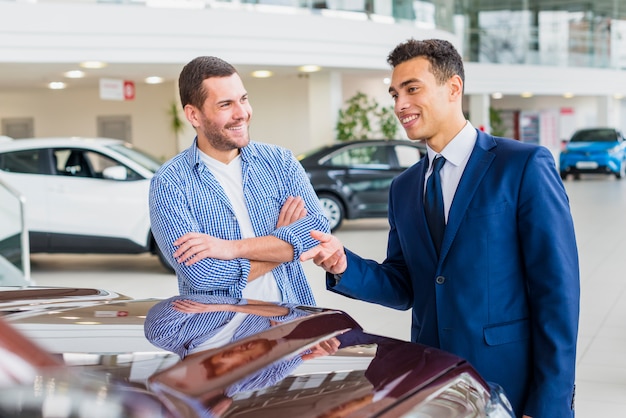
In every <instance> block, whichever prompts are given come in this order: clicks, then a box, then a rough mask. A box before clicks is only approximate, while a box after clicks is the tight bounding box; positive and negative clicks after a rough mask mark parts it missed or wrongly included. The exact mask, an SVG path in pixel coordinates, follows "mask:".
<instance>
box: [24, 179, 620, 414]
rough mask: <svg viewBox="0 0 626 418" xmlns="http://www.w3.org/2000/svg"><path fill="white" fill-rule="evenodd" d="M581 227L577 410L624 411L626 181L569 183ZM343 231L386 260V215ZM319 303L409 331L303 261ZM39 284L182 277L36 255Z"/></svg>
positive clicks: (143, 263)
mask: <svg viewBox="0 0 626 418" xmlns="http://www.w3.org/2000/svg"><path fill="white" fill-rule="evenodd" d="M565 185H566V188H567V190H568V193H569V196H570V201H571V206H572V213H573V215H574V222H575V225H576V231H577V241H578V247H579V253H580V271H581V286H582V298H581V318H580V333H579V336H580V338H579V344H578V368H577V375H578V378H577V417H578V418H581V417H582V418H597V417H625V416H626V279H625V277H624V273H623V271H624V270H626V180H623V181H618V180H616V179H614V178H609V177H602V176H596V177H594V176H588V177H583V179H581V180H580V181H574V180H568V181H566V182H565ZM337 235H338V236H339V238H340V239H341V240H342V241H343V242H344V244H345V245H346V246H347V247H349V248H351V249H352V250H354V251H356V252H357V253H359V254H361V255H363V256H365V257H369V258H373V259H376V260H379V261H380V260H382V259H383V258H384V255H385V248H386V236H387V224H386V221H385V220H361V221H353V222H348V223H346V224H345V226H344V227H342V228H341V229H340V230H339V231H338V232H337ZM305 269H306V272H307V276H308V278H309V281H310V282H311V284H312V286H313V288H314V292H315V294H316V298H317V300H318V303H319V304H320V305H322V306H328V307H337V308H340V309H343V310H345V311H347V312H348V313H350V314H351V315H352V316H354V317H355V319H357V320H358V321H359V322H360V323H361V324H362V325H363V326H364V328H365V329H367V330H369V331H371V332H374V333H380V334H384V335H390V336H393V337H398V338H402V339H408V337H409V321H410V317H409V312H408V311H407V312H397V311H392V310H389V309H385V308H381V307H378V306H375V305H371V304H367V303H363V302H359V301H353V300H349V299H346V298H343V297H340V296H337V295H334V294H331V293H330V292H327V291H326V290H325V289H324V283H323V274H322V272H321V270H320V269H318V268H317V267H316V266H315V265H313V264H311V263H307V264H306V265H305ZM32 277H33V279H34V280H35V281H36V283H37V284H38V285H55V286H93V287H102V288H107V289H112V290H116V291H118V292H120V293H124V294H126V295H129V296H133V297H136V298H144V297H167V296H171V295H173V294H176V293H177V286H176V279H175V277H174V276H173V275H170V274H167V273H166V272H165V270H164V269H162V268H161V266H160V265H159V263H158V261H157V260H156V258H155V257H150V256H145V255H140V256H68V255H33V256H32Z"/></svg>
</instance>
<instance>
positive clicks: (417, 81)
mask: <svg viewBox="0 0 626 418" xmlns="http://www.w3.org/2000/svg"><path fill="white" fill-rule="evenodd" d="M412 83H419V80H418V79H417V78H410V79H408V80H405V81H403V82H402V83H400V86H399V87H400V88H403V87H406V86H408V85H409V84H412ZM395 91H396V89H395V88H393V87H389V93H393V92H395Z"/></svg>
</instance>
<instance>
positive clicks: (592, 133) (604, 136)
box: [570, 129, 617, 142]
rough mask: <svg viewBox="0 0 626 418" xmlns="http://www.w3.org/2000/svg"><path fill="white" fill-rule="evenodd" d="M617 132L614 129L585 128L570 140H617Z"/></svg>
mask: <svg viewBox="0 0 626 418" xmlns="http://www.w3.org/2000/svg"><path fill="white" fill-rule="evenodd" d="M616 141H617V133H616V132H615V130H614V129H585V130H584V131H578V132H576V133H575V134H574V136H572V140H571V141H570V142H616Z"/></svg>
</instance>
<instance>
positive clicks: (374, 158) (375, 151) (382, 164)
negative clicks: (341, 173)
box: [327, 145, 389, 168]
mask: <svg viewBox="0 0 626 418" xmlns="http://www.w3.org/2000/svg"><path fill="white" fill-rule="evenodd" d="M327 164H328V165H332V166H341V167H363V168H389V160H388V158H387V150H386V147H384V146H375V145H368V146H363V147H349V148H348V149H346V150H343V151H340V152H338V153H337V154H335V155H333V156H332V157H331V158H330V159H329V160H328V162H327Z"/></svg>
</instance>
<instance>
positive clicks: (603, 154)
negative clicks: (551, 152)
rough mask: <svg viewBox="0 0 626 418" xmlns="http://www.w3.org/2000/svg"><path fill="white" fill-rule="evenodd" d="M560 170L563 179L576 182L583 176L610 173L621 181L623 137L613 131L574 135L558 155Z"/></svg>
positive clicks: (625, 158)
mask: <svg viewBox="0 0 626 418" xmlns="http://www.w3.org/2000/svg"><path fill="white" fill-rule="evenodd" d="M559 171H560V174H561V178H562V179H563V180H565V179H566V178H567V175H568V174H572V175H573V176H574V178H575V179H578V178H580V174H583V173H600V174H613V175H615V177H617V178H618V179H621V178H624V176H626V141H625V139H624V135H623V134H622V133H621V132H620V131H618V130H616V129H613V128H589V129H581V130H579V131H576V132H574V135H572V138H571V139H570V140H569V141H568V142H567V144H566V146H565V149H564V150H563V151H561V155H560V156H559Z"/></svg>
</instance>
